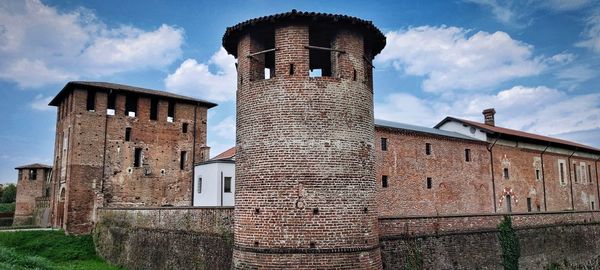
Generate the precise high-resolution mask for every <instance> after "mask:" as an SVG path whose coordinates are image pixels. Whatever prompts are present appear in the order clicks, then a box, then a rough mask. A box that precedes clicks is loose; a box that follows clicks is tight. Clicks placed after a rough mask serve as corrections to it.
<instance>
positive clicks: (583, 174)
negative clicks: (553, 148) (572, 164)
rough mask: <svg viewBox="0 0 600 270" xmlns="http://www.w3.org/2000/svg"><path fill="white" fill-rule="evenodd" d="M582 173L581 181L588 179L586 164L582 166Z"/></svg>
mask: <svg viewBox="0 0 600 270" xmlns="http://www.w3.org/2000/svg"><path fill="white" fill-rule="evenodd" d="M579 172H580V175H581V182H585V181H586V180H587V179H586V178H587V174H586V173H585V164H582V165H581V167H580V171H579Z"/></svg>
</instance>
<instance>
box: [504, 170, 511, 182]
mask: <svg viewBox="0 0 600 270" xmlns="http://www.w3.org/2000/svg"><path fill="white" fill-rule="evenodd" d="M502 173H503V176H504V179H506V180H508V179H509V177H510V176H509V175H508V168H504V169H503V170H502Z"/></svg>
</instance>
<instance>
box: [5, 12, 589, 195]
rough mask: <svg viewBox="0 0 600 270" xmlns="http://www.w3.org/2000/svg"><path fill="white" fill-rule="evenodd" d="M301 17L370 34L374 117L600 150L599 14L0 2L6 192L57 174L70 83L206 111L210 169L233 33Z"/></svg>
mask: <svg viewBox="0 0 600 270" xmlns="http://www.w3.org/2000/svg"><path fill="white" fill-rule="evenodd" d="M292 9H297V10H300V11H315V12H326V13H336V14H345V15H350V16H355V17H359V18H362V19H366V20H370V21H373V23H374V24H375V25H376V26H377V27H378V28H379V29H380V30H381V31H382V32H383V33H384V34H385V35H386V37H387V46H386V47H385V49H384V50H383V51H382V52H381V53H380V54H379V55H378V56H377V57H376V58H375V61H374V65H375V67H376V68H375V70H374V95H375V98H374V100H375V104H374V105H375V117H376V118H378V119H384V120H389V121H395V122H402V123H409V124H416V125H421V126H429V127H432V126H434V125H435V124H436V123H438V122H439V121H441V120H442V119H443V118H444V117H446V116H455V117H460V118H465V119H471V120H477V121H482V120H483V116H482V115H481V111H482V110H483V109H486V108H492V107H493V108H495V109H496V112H497V114H496V125H498V126H503V127H507V128H513V129H518V130H523V131H527V132H532V133H538V134H542V135H547V136H552V137H558V138H563V139H568V140H573V141H576V142H580V143H583V144H587V145H591V146H595V147H600V1H593V0H519V1H499V0H498V1H495V0H454V1H398V0H393V1H274V0H273V1H262V0H244V1H225V0H224V1H168V0H128V1H116V0H115V1H113V0H104V1H74V0H66V1H57V0H43V1H40V0H19V1H17V0H4V1H0V94H1V97H2V98H0V114H1V115H3V116H4V117H2V118H1V120H0V121H1V122H0V183H7V182H15V180H16V176H17V172H16V170H15V169H14V168H15V167H16V166H19V165H23V164H29V163H34V162H40V163H46V164H52V157H53V149H54V139H55V137H54V132H55V125H56V109H55V108H54V107H50V106H48V105H47V104H48V102H49V101H50V99H51V98H52V97H53V96H54V95H55V94H57V93H58V91H60V90H61V89H62V87H63V86H64V85H65V84H66V83H67V82H68V81H71V80H91V81H108V82H115V83H121V84H128V85H134V86H139V87H146V88H151V89H158V90H165V91H169V92H174V93H178V94H183V95H189V96H192V97H196V98H200V99H205V100H208V101H212V102H215V103H218V104H219V106H217V107H215V108H213V109H211V110H210V111H209V118H208V146H210V147H211V148H212V149H211V156H215V155H217V154H219V153H220V152H222V151H224V150H226V149H227V148H229V147H231V146H233V145H234V143H235V91H236V86H235V81H236V80H235V78H236V74H235V59H234V58H233V57H232V56H231V55H228V54H227V53H226V52H225V51H224V50H223V49H222V47H221V38H222V36H223V33H224V32H225V29H226V27H228V26H233V25H235V24H237V23H239V22H241V21H244V20H247V19H251V18H255V17H259V16H265V15H270V14H274V13H281V12H287V11H290V10H292Z"/></svg>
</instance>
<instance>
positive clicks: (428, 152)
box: [425, 143, 431, 156]
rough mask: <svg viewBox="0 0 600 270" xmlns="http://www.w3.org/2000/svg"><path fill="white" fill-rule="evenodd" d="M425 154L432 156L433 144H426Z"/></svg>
mask: <svg viewBox="0 0 600 270" xmlns="http://www.w3.org/2000/svg"><path fill="white" fill-rule="evenodd" d="M425 154H426V155H428V156H429V155H431V144H430V143H426V144H425Z"/></svg>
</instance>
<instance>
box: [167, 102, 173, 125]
mask: <svg viewBox="0 0 600 270" xmlns="http://www.w3.org/2000/svg"><path fill="white" fill-rule="evenodd" d="M174 121H175V102H174V101H172V100H169V106H168V110H167V122H169V123H173V122H174Z"/></svg>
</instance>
